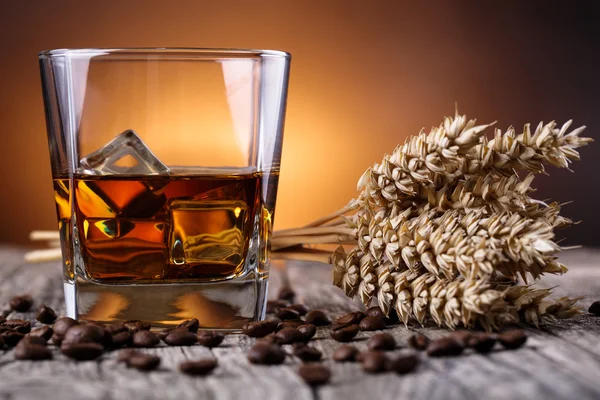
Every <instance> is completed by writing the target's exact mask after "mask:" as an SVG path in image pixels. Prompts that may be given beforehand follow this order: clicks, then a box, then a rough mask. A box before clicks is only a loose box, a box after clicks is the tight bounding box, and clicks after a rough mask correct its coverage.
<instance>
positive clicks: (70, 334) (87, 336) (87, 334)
mask: <svg viewBox="0 0 600 400" xmlns="http://www.w3.org/2000/svg"><path fill="white" fill-rule="evenodd" d="M104 335H105V330H104V328H103V327H101V326H100V325H96V324H85V325H83V324H79V325H73V326H72V327H70V328H69V329H67V332H66V333H65V335H64V339H63V344H64V343H88V342H93V343H104Z"/></svg>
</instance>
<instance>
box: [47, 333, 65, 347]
mask: <svg viewBox="0 0 600 400" xmlns="http://www.w3.org/2000/svg"><path fill="white" fill-rule="evenodd" d="M64 339H65V337H64V336H63V335H59V334H57V333H56V332H55V333H54V335H52V338H51V339H50V341H51V342H52V344H53V345H55V346H60V345H61V344H62V341H63V340H64Z"/></svg>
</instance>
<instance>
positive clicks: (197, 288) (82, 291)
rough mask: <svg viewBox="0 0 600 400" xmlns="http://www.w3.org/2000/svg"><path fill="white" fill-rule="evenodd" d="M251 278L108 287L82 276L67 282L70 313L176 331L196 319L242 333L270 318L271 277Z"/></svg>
mask: <svg viewBox="0 0 600 400" xmlns="http://www.w3.org/2000/svg"><path fill="white" fill-rule="evenodd" d="M253 275H254V274H249V275H246V276H245V277H239V278H235V279H231V280H227V281H224V282H219V283H192V284H190V283H185V284H151V285H104V284H98V283H95V282H90V281H86V280H84V279H82V278H80V277H78V278H77V279H76V280H75V282H65V284H64V289H65V299H66V303H67V315H68V316H69V317H71V318H75V319H85V320H91V321H97V322H101V323H111V324H112V323H118V322H123V321H127V320H141V321H146V322H150V323H151V324H152V327H153V329H165V328H172V327H175V326H177V325H179V324H180V323H182V322H183V321H185V320H187V319H190V318H197V319H198V321H200V329H210V330H225V331H239V330H241V329H242V326H243V325H244V324H245V323H247V322H250V321H257V320H261V319H263V318H264V315H265V307H266V300H267V285H268V277H267V276H263V277H259V278H255V276H253Z"/></svg>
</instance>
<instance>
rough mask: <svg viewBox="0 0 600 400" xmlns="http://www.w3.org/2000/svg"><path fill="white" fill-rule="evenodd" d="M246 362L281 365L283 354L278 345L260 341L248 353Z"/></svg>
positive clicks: (283, 358)
mask: <svg viewBox="0 0 600 400" xmlns="http://www.w3.org/2000/svg"><path fill="white" fill-rule="evenodd" d="M248 360H249V361H250V362H251V363H252V364H263V365H276V364H281V363H283V361H284V360H285V353H284V352H283V350H282V349H281V347H280V346H279V345H276V344H273V343H267V342H266V341H260V342H257V343H256V344H255V345H254V346H252V348H251V349H250V351H249V352H248Z"/></svg>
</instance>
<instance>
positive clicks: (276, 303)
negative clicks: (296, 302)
mask: <svg viewBox="0 0 600 400" xmlns="http://www.w3.org/2000/svg"><path fill="white" fill-rule="evenodd" d="M289 305H290V302H289V301H286V300H269V301H267V309H266V312H267V313H268V314H272V313H274V312H275V310H276V309H278V308H284V307H287V306H289Z"/></svg>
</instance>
